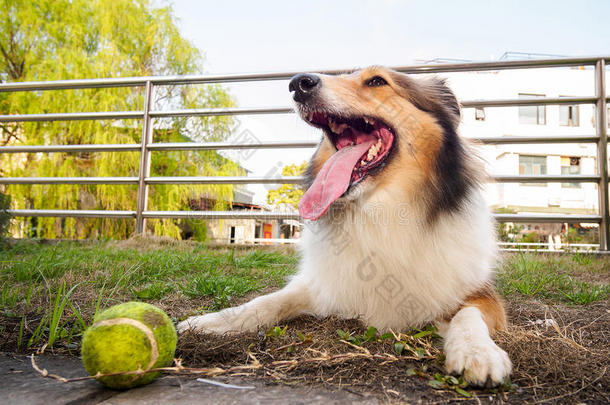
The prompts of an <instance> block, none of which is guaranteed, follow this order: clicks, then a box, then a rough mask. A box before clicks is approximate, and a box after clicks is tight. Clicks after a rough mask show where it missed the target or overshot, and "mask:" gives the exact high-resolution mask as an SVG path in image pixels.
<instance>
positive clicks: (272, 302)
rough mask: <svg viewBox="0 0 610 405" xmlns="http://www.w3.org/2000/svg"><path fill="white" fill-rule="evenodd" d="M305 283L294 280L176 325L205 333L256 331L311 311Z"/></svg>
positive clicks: (181, 329)
mask: <svg viewBox="0 0 610 405" xmlns="http://www.w3.org/2000/svg"><path fill="white" fill-rule="evenodd" d="M310 302H311V299H310V295H309V290H308V288H307V286H305V285H304V284H303V283H301V282H300V281H297V280H293V281H292V282H290V283H289V284H288V285H287V286H286V287H284V288H283V289H281V290H279V291H276V292H274V293H271V294H268V295H264V296H262V297H258V298H255V299H253V300H252V301H250V302H247V303H245V304H243V305H240V306H237V307H233V308H227V309H224V310H222V311H220V312H215V313H211V314H206V315H201V316H193V317H190V318H188V319H186V320H185V321H183V322H180V323H179V324H178V331H179V332H184V331H186V330H189V329H192V330H195V331H198V332H205V333H227V332H245V331H256V330H257V329H258V328H260V327H268V326H271V325H272V324H275V323H277V322H279V321H281V320H285V319H289V318H293V317H295V316H297V315H300V314H302V313H305V312H308V311H309V310H310V307H311V305H310Z"/></svg>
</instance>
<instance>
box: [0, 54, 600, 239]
mask: <svg viewBox="0 0 610 405" xmlns="http://www.w3.org/2000/svg"><path fill="white" fill-rule="evenodd" d="M609 60H610V56H601V57H582V58H557V59H536V60H521V61H502V62H482V63H454V64H424V65H412V66H398V67H394V69H396V70H398V71H400V72H404V73H411V74H421V73H450V72H477V71H496V70H506V69H530V68H548V67H570V66H594V69H595V96H591V97H561V98H550V97H547V98H537V99H499V100H473V101H468V100H465V101H462V102H461V104H462V106H463V107H464V108H475V107H507V106H532V105H547V104H594V105H595V114H596V116H595V122H596V131H595V134H592V135H590V136H583V135H578V136H527V137H526V136H523V137H522V136H505V137H485V138H475V139H477V140H478V141H480V142H482V143H484V144H541V143H595V144H597V162H598V174H597V175H562V176H556V175H533V176H523V175H521V176H496V177H495V180H496V181H498V182H513V183H514V182H519V183H540V182H574V183H584V182H589V183H597V184H598V192H599V214H598V215H555V214H527V215H525V214H496V215H495V217H496V219H497V220H498V221H500V222H555V223H557V222H560V223H563V222H570V223H573V222H586V223H597V224H599V225H600V228H599V229H600V232H599V242H600V243H599V250H600V251H608V249H609V241H610V229H609V213H608V156H607V153H608V148H607V126H606V123H607V119H608V117H607V109H606V105H607V102H608V100H610V98H609V97H607V96H606V80H605V67H606V63H607V62H608V61H609ZM321 72H322V73H326V74H338V73H343V72H345V71H344V70H325V71H321ZM297 73H300V72H282V73H262V74H229V75H201V76H170V77H131V78H112V79H86V80H62V81H47V82H17V83H2V84H0V92H15V91H41V90H65V89H90V88H107V87H138V86H139V87H144V89H145V96H144V105H143V107H142V110H140V111H111V112H77V113H59V114H57V113H49V114H25V115H0V122H27V121H68V120H119V119H139V120H142V137H141V142H140V143H138V144H112V145H109V144H106V145H40V146H1V147H0V153H24V152H25V153H40V152H43V153H53V152H111V151H112V152H120V151H123V152H124V151H139V152H140V167H139V175H138V176H137V177H51V178H49V177H28V178H17V177H12V178H11V177H3V178H0V184H137V185H138V199H137V205H136V210H135V211H105V210H48V209H24V210H9V213H10V214H11V215H13V216H20V217H45V216H46V217H90V218H91V217H105V218H135V219H136V230H137V232H138V233H142V232H144V231H145V221H146V219H148V218H199V219H222V218H242V219H246V218H249V219H258V218H260V219H267V220H273V219H299V216H298V214H295V213H285V212H260V211H258V212H257V211H248V212H243V211H242V212H239V211H149V210H148V209H147V200H148V187H149V186H150V185H154V184H254V183H258V184H265V183H267V184H269V183H278V184H279V183H299V182H301V181H302V178H301V177H273V178H263V177H151V176H150V154H151V152H153V151H177V150H220V149H246V148H252V149H256V148H258V149H282V148H314V147H315V146H316V143H315V142H311V141H291V142H261V143H255V144H243V143H242V144H237V143H230V142H208V143H195V142H187V143H154V142H153V139H152V138H153V136H152V135H153V125H152V120H153V119H154V118H167V117H201V116H218V115H254V114H291V113H294V110H293V109H292V108H291V107H277V108H212V109H209V108H203V109H187V110H167V111H162V110H161V111H157V110H153V109H152V98H153V97H152V95H153V91H154V88H155V87H156V86H166V85H188V84H204V83H232V82H252V81H271V80H287V79H290V78H291V77H292V76H293V75H295V74H297Z"/></svg>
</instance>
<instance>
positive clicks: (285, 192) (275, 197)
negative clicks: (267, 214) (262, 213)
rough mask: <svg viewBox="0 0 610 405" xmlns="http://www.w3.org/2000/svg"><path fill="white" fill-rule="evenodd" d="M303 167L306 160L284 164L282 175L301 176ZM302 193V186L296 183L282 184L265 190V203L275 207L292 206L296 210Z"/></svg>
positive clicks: (305, 167) (284, 207)
mask: <svg viewBox="0 0 610 405" xmlns="http://www.w3.org/2000/svg"><path fill="white" fill-rule="evenodd" d="M305 169H307V162H303V163H301V164H300V165H297V164H296V163H295V164H292V165H288V166H284V167H283V168H282V176H302V175H303V174H304V173H305ZM303 193H304V191H303V188H302V187H301V186H299V185H298V184H282V185H281V186H280V187H278V188H276V189H274V190H269V191H268V192H267V203H268V204H269V205H273V206H275V207H277V208H282V209H286V208H293V209H295V210H296V209H297V208H298V205H299V201H300V200H301V197H303Z"/></svg>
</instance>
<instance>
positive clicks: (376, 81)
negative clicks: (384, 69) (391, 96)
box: [365, 76, 388, 87]
mask: <svg viewBox="0 0 610 405" xmlns="http://www.w3.org/2000/svg"><path fill="white" fill-rule="evenodd" d="M365 84H366V85H367V86H368V87H379V86H385V85H386V84H388V82H386V81H385V79H384V78H383V77H381V76H375V77H371V78H370V79H369V80H367V81H366V83H365Z"/></svg>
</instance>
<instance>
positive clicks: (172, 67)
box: [0, 0, 242, 238]
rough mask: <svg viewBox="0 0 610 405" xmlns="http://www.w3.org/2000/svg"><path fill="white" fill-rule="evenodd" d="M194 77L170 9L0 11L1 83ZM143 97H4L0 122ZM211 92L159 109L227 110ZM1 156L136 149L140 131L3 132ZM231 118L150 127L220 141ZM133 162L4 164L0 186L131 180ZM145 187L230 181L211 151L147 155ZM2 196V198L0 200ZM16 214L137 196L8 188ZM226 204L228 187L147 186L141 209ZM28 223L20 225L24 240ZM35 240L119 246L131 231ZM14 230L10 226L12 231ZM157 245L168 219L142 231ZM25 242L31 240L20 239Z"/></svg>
mask: <svg viewBox="0 0 610 405" xmlns="http://www.w3.org/2000/svg"><path fill="white" fill-rule="evenodd" d="M201 70H202V58H201V55H200V54H199V52H198V50H197V49H196V48H195V47H193V45H191V44H190V43H189V42H188V41H186V40H185V39H184V38H182V37H181V36H180V33H179V32H178V29H177V27H176V24H175V18H174V16H173V14H172V11H171V8H170V7H155V6H153V4H152V1H150V0H113V1H107V0H37V1H28V0H0V79H2V81H9V82H12V81H39V80H61V79H77V78H98V77H126V76H150V75H182V74H191V73H198V72H201ZM143 100H144V89H143V88H141V87H134V88H106V89H80V90H64V91H42V92H15V93H0V114H35V113H46V112H53V113H61V112H81V111H82V112H85V111H130V110H142V109H143ZM233 105H234V103H233V101H232V99H231V97H230V96H229V95H228V94H227V92H226V91H225V90H224V89H223V88H222V87H220V86H218V85H194V86H162V87H156V90H155V93H154V108H155V109H174V108H215V107H229V106H233ZM0 125H1V127H0V144H2V145H45V144H47V145H50V144H57V145H60V144H118V143H139V142H140V139H141V121H139V120H120V121H116V120H115V121H57V122H31V123H17V124H15V123H0ZM233 125H234V124H233V121H232V120H231V118H230V117H226V116H225V117H203V118H189V119H185V118H176V119H166V120H165V119H163V120H162V119H157V120H155V121H154V126H155V131H154V141H155V142H173V141H181V142H184V141H189V140H196V141H219V140H223V139H225V138H226V137H227V136H228V135H229V134H230V131H231V128H232V127H233ZM139 159H140V157H139V153H136V152H108V153H80V154H76V153H70V154H66V153H49V154H2V155H0V176H7V177H8V176H10V177H29V176H41V177H54V176H78V177H80V176H100V177H105V176H137V174H138V169H139ZM151 162H152V168H151V175H152V176H160V175H161V176H162V175H170V176H181V175H190V176H193V175H204V176H211V175H238V174H242V169H241V168H240V167H239V166H238V165H237V164H235V163H233V162H231V161H230V160H228V159H225V158H223V157H222V156H220V155H219V154H217V153H215V152H210V151H204V152H169V153H165V152H154V153H153V154H152V158H151ZM0 191H2V190H0ZM4 191H5V192H7V193H8V194H10V195H11V196H12V201H13V203H12V206H13V208H16V209H18V208H38V209H102V210H135V208H136V206H135V205H136V201H137V198H136V187H135V186H125V185H114V186H113V185H100V186H95V185H91V186H89V185H85V186H83V185H44V186H43V185H40V186H29V185H27V186H26V185H22V186H19V185H17V186H9V187H4ZM200 195H207V196H212V197H214V200H215V201H218V202H219V203H218V204H219V205H223V204H226V202H229V201H230V200H231V199H232V195H233V188H232V186H230V185H206V186H191V185H188V186H170V185H162V186H151V187H150V192H149V209H151V210H181V209H185V208H187V207H188V201H189V200H190V199H191V198H193V197H196V196H200ZM27 224H32V222H28V221H24V222H23V223H21V224H19V226H20V229H23V226H27ZM35 224H36V226H35V227H34V228H33V229H31V230H30V233H32V232H33V233H34V234H36V235H37V236H40V237H47V238H53V237H77V238H84V237H101V236H104V237H109V236H110V237H125V236H129V235H130V234H131V233H132V232H133V230H134V225H135V224H134V221H133V220H127V219H126V220H117V219H73V218H67V219H63V220H62V219H58V218H38V219H37V221H36V222H35ZM15 226H17V225H15ZM149 229H150V230H153V231H154V232H155V233H156V234H162V235H169V236H174V237H177V236H179V234H180V229H179V227H178V224H177V223H176V222H175V221H173V220H158V221H149ZM26 234H27V233H26Z"/></svg>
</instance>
